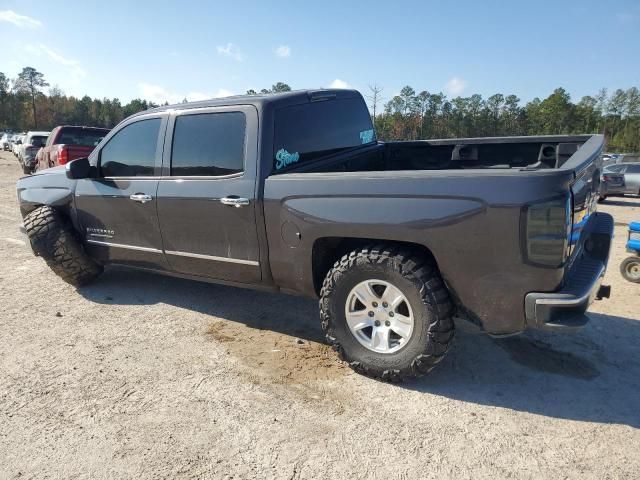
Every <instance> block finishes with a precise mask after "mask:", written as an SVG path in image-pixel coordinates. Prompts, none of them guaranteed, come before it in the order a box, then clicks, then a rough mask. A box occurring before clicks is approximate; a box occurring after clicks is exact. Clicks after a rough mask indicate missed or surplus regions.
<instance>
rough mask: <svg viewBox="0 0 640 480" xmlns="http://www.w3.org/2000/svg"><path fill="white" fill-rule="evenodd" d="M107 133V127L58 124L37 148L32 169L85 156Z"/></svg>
mask: <svg viewBox="0 0 640 480" xmlns="http://www.w3.org/2000/svg"><path fill="white" fill-rule="evenodd" d="M107 133H109V129H108V128H96V127H78V126H72V125H60V126H59V127H56V128H54V129H53V130H52V132H51V134H50V135H49V138H48V139H47V143H46V144H45V145H44V146H43V147H42V148H41V149H40V150H38V153H37V154H36V159H35V165H34V169H35V170H44V169H46V168H51V167H55V166H58V165H64V164H66V163H68V162H70V161H71V160H75V159H76V158H83V157H87V156H88V155H89V154H90V153H91V152H92V151H93V149H94V148H96V145H98V143H100V140H102V139H103V138H104V136H105V135H106V134H107ZM25 173H26V172H25Z"/></svg>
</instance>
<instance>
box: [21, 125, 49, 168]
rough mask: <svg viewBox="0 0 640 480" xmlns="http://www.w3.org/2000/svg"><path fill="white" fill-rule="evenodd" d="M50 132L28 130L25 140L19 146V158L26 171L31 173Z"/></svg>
mask: <svg viewBox="0 0 640 480" xmlns="http://www.w3.org/2000/svg"><path fill="white" fill-rule="evenodd" d="M49 133H50V132H27V134H26V135H25V138H24V142H23V143H22V145H20V147H19V148H18V160H19V161H20V163H21V164H22V171H23V172H24V173H31V172H32V171H33V169H34V168H35V165H36V154H37V153H38V150H40V148H41V147H43V146H44V145H45V143H46V142H47V137H48V136H49Z"/></svg>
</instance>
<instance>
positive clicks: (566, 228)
mask: <svg viewBox="0 0 640 480" xmlns="http://www.w3.org/2000/svg"><path fill="white" fill-rule="evenodd" d="M571 216H572V212H571V195H567V196H566V197H562V198H558V199H554V200H550V201H545V202H540V203H534V204H531V205H529V206H527V207H525V211H524V212H523V220H524V225H523V227H524V228H523V230H524V232H523V233H524V255H525V258H526V260H527V261H528V262H529V263H533V264H536V265H541V266H545V267H560V266H562V265H563V264H564V262H565V260H566V259H567V256H568V255H569V239H570V238H571V223H572V219H571Z"/></svg>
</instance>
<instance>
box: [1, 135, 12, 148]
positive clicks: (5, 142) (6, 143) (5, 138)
mask: <svg viewBox="0 0 640 480" xmlns="http://www.w3.org/2000/svg"><path fill="white" fill-rule="evenodd" d="M12 136H13V134H11V133H5V134H4V135H2V138H0V148H2V150H3V151H5V152H6V151H8V150H11V137H12Z"/></svg>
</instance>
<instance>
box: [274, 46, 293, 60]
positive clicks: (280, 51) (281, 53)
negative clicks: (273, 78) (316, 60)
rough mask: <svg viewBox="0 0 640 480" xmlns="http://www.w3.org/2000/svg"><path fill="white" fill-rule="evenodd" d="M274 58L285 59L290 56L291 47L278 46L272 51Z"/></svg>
mask: <svg viewBox="0 0 640 480" xmlns="http://www.w3.org/2000/svg"><path fill="white" fill-rule="evenodd" d="M273 52H274V53H275V54H276V57H280V58H287V57H290V56H291V47H289V45H280V46H279V47H278V48H276V49H275V50H274V51H273Z"/></svg>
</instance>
